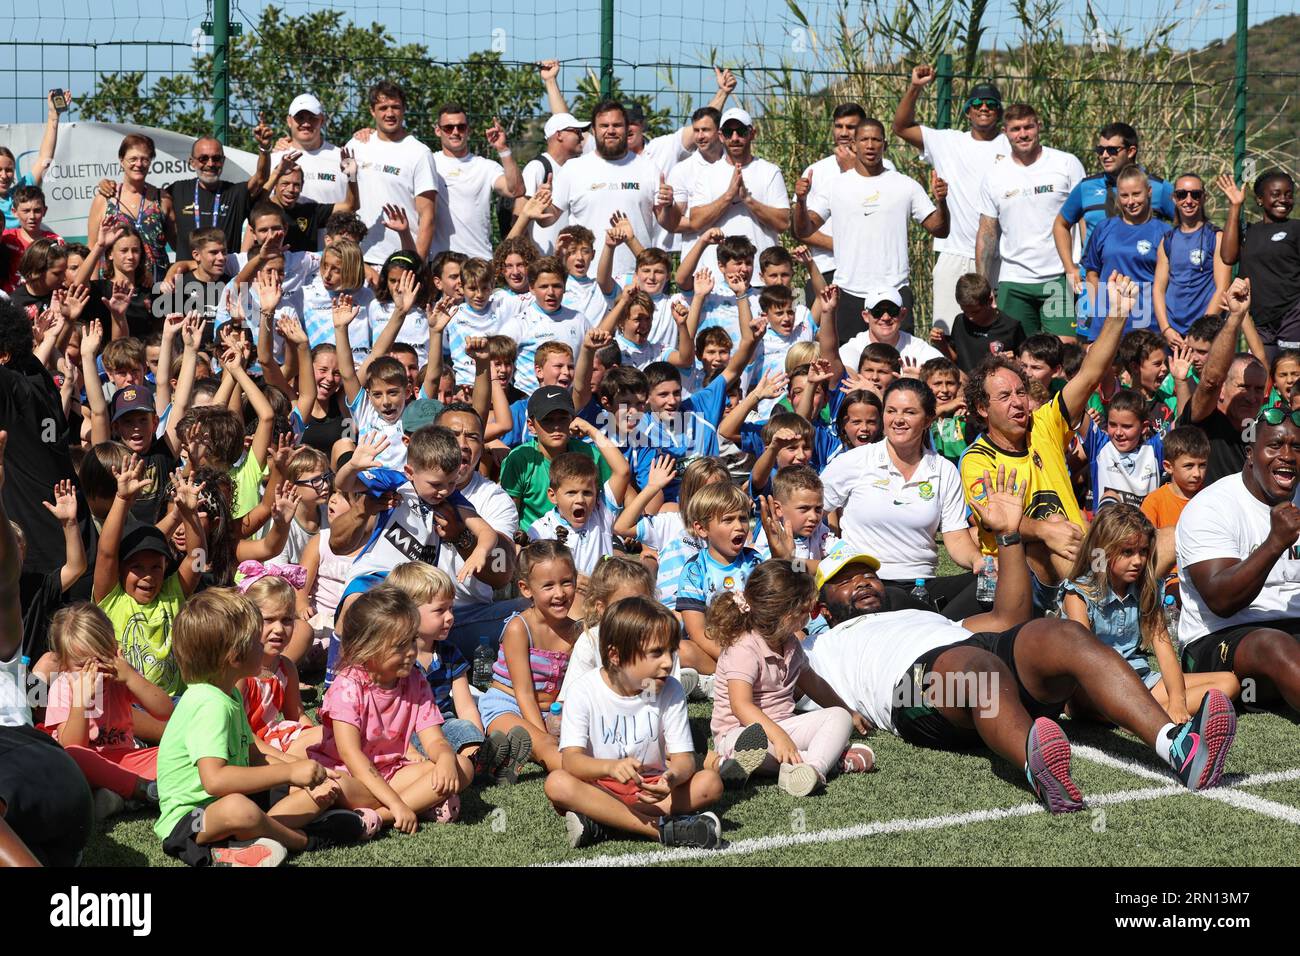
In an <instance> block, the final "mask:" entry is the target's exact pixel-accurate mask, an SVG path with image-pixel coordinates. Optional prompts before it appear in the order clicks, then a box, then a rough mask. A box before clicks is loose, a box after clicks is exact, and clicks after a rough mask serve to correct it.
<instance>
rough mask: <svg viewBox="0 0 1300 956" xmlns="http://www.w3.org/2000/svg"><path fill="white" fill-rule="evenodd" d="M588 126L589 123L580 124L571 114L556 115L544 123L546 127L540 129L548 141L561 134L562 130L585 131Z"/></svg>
mask: <svg viewBox="0 0 1300 956" xmlns="http://www.w3.org/2000/svg"><path fill="white" fill-rule="evenodd" d="M590 125H591V124H590V123H584V122H582V121H581V120H580V119H578V118H577V117H576V116H574V115H573V114H572V113H556V114H555V115H554V116H552V117H551V118H550V119H548V120H547V121H546V125H545V126H543V127H542V130H543V132H544V133H545V134H546V138H547V139H550V138H551V137H552V136H554V135H555V134H556V133H559V132H562V131H563V130H566V129H586V128H587V127H589V126H590Z"/></svg>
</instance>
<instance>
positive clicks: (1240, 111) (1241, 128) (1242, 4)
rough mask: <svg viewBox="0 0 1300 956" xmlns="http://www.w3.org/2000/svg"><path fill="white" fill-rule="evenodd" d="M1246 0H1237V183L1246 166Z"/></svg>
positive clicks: (1234, 147) (1234, 140)
mask: <svg viewBox="0 0 1300 956" xmlns="http://www.w3.org/2000/svg"><path fill="white" fill-rule="evenodd" d="M1248 10H1249V2H1248V0H1237V75H1236V77H1235V81H1234V85H1235V87H1236V93H1237V97H1236V105H1235V106H1234V107H1233V113H1234V114H1235V115H1234V117H1233V120H1234V122H1233V137H1232V169H1233V174H1234V176H1235V177H1236V179H1237V181H1238V182H1241V177H1242V173H1243V170H1244V167H1245V165H1246V28H1247V19H1248V18H1247V13H1248Z"/></svg>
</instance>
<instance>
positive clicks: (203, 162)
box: [193, 154, 226, 166]
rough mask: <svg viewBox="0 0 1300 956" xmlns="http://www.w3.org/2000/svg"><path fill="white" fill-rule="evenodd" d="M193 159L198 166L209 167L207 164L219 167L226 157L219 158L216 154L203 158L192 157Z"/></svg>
mask: <svg viewBox="0 0 1300 956" xmlns="http://www.w3.org/2000/svg"><path fill="white" fill-rule="evenodd" d="M193 159H194V161H195V162H196V163H198V164H199V165H200V166H207V165H209V164H212V165H220V164H221V163H224V162H225V161H226V157H225V156H221V155H218V154H212V155H205V156H195V157H193Z"/></svg>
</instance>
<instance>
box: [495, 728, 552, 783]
mask: <svg viewBox="0 0 1300 956" xmlns="http://www.w3.org/2000/svg"><path fill="white" fill-rule="evenodd" d="M515 727H523V728H524V729H525V730H527V731H528V736H529V737H531V738H532V741H533V756H532V759H533V762H534V763H539V764H541V765H542V766H543V767H545V768H546V770H547V772H548V773H554V772H555V771H556V770H559V769H560V742H559V741H558V740H556V739H555V738H554V737H552V736H551V735H550V734H548V733H547V732H546V731H545V730H543V729H542V728H541V727H534V726H533V725H532V724H530V723H528V721H526V720H524V719H523V718H522V717H518V716H516V715H515V714H502V715H501V716H500V717H498V718H497V719H496V720H494V721H492V725H491V726H490V727H488V731H489V733H490V732H492V731H497V730H499V731H501V733H503V734H508V733H510V731H511V730H512V729H513V728H515Z"/></svg>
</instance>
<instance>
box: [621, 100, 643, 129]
mask: <svg viewBox="0 0 1300 956" xmlns="http://www.w3.org/2000/svg"><path fill="white" fill-rule="evenodd" d="M623 116H624V117H625V118H626V119H627V125H628V126H645V110H643V109H641V107H639V106H637V105H636V104H635V103H632V104H630V105H628V106H625V107H623Z"/></svg>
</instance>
